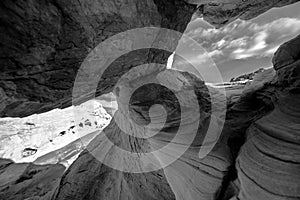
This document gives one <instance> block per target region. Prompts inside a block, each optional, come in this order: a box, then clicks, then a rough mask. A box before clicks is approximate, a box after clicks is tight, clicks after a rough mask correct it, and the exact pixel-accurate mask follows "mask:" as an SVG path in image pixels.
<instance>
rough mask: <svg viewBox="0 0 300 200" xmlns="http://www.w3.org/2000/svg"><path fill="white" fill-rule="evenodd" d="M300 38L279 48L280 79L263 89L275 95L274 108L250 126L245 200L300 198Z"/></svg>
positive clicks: (241, 160) (244, 152)
mask: <svg viewBox="0 0 300 200" xmlns="http://www.w3.org/2000/svg"><path fill="white" fill-rule="evenodd" d="M299 39H300V37H299V36H298V37H296V38H295V39H293V40H291V41H289V42H287V43H285V44H283V45H282V46H281V47H280V48H279V50H278V51H277V53H276V54H275V57H274V59H273V61H274V65H277V66H276V69H277V71H276V79H275V80H273V81H272V82H270V83H269V84H268V85H265V86H264V87H263V88H262V89H261V90H260V92H263V93H265V94H267V93H269V95H271V96H272V98H271V99H272V103H273V105H274V110H273V111H272V112H271V113H270V114H268V115H266V116H264V117H262V118H261V119H259V120H257V121H255V122H254V123H253V124H252V125H251V126H250V127H249V129H248V131H247V139H246V143H245V144H244V145H243V146H242V149H241V152H240V153H239V155H238V158H237V162H236V168H237V170H238V179H239V181H240V183H241V185H240V192H239V194H238V198H239V199H241V200H254V199H255V200H265V199H270V200H271V199H272V200H273V199H276V200H281V199H282V200H283V199H299V198H300V181H299V180H300V176H299V175H300V171H299V169H300V160H299V152H300V149H299V144H300V140H299V132H300V124H299V117H300V116H299V113H300V102H299V94H300V90H299V74H300V73H299V69H300V63H299V51H298V49H299V47H298V46H297V44H298V43H299ZM295 45H296V46H295ZM289 47H290V48H289ZM297 47H298V48H297ZM283 52H284V53H283ZM297 53H298V54H297ZM290 55H292V58H293V59H291V56H290ZM297 58H298V60H296V59H297ZM254 94H255V92H254Z"/></svg>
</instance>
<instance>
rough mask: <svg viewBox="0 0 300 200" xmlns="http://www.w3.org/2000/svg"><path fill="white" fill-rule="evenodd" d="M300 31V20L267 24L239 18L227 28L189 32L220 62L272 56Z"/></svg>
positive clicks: (287, 19) (294, 19) (286, 19)
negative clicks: (280, 46)
mask: <svg viewBox="0 0 300 200" xmlns="http://www.w3.org/2000/svg"><path fill="white" fill-rule="evenodd" d="M299 33H300V19H298V18H279V19H277V20H274V21H272V22H270V23H267V24H257V23H254V22H252V21H244V20H236V21H234V22H233V23H231V24H228V25H226V26H225V27H223V28H220V29H215V28H206V29H205V28H198V29H195V30H191V31H189V32H188V33H187V34H188V35H189V36H190V37H192V38H193V39H195V40H196V41H198V42H199V43H200V44H201V45H202V46H203V47H204V48H205V49H206V51H207V52H209V55H210V56H212V57H213V58H214V59H215V60H216V62H221V61H222V60H227V59H247V58H251V57H257V58H259V57H271V56H272V55H273V54H274V52H275V51H276V50H277V48H278V47H279V45H280V44H282V43H284V42H285V41H287V40H290V39H291V38H293V37H295V36H297V35H298V34H299Z"/></svg>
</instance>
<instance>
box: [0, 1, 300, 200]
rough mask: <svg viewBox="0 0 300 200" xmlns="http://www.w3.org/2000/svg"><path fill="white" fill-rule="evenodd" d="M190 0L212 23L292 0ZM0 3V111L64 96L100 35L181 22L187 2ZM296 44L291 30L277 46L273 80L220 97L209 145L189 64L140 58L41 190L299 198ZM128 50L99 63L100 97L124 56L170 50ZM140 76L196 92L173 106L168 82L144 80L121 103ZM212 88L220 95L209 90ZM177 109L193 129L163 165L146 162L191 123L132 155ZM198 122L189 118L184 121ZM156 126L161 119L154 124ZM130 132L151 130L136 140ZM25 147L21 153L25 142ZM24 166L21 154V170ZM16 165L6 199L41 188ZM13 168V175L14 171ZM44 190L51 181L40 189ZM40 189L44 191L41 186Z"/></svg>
mask: <svg viewBox="0 0 300 200" xmlns="http://www.w3.org/2000/svg"><path fill="white" fill-rule="evenodd" d="M199 2H200V1H197V2H196V3H197V4H199V5H200V6H199V10H198V12H199V13H200V14H203V16H204V19H206V20H208V21H209V22H210V23H212V24H214V25H215V26H220V25H223V24H226V23H229V22H230V21H232V20H234V19H236V18H237V17H241V18H242V19H249V18H252V17H255V16H257V15H258V14H260V13H262V12H264V11H266V10H267V9H270V8H271V7H273V6H281V5H286V4H289V3H293V2H296V1H294V0H291V1H279V0H278V1H247V3H245V2H244V1H228V2H221V1H214V2H207V1H203V2H200V3H199ZM248 2H250V3H248ZM194 3H195V2H194ZM0 8H1V14H0V15H1V29H2V31H1V39H0V42H1V44H2V48H1V62H2V63H3V68H1V69H2V70H3V73H1V77H0V95H1V103H0V105H1V107H0V112H1V116H25V115H29V114H31V113H35V112H43V111H46V110H50V109H53V108H56V107H66V106H69V105H70V104H71V87H72V86H73V81H74V78H75V75H76V73H77V70H78V68H79V66H80V64H81V62H82V61H83V59H84V58H85V57H86V56H87V54H88V53H89V51H91V50H92V49H93V48H94V47H95V46H96V45H97V44H98V43H99V42H101V41H103V40H105V39H106V38H108V37H110V36H112V35H114V34H116V33H119V32H122V31H124V30H128V29H131V28H136V27H145V26H150V25H152V26H158V27H166V28H171V29H174V30H177V31H180V32H182V31H183V30H184V29H185V27H186V25H187V23H188V22H189V20H190V18H191V15H192V14H193V13H194V11H195V9H196V6H192V5H189V4H187V3H185V2H183V1H179V0H174V1H171V0H168V1H151V0H143V1H138V0H136V1H130V2H127V1H119V2H114V1H100V0H98V1H71V0H68V1H58V0H46V1H42V2H41V1H35V0H33V1H27V2H25V1H15V2H11V1H1V3H0ZM159 39H160V38H159V37H158V38H157V41H159ZM178 39H179V38H178ZM177 41H178V40H176V41H174V43H173V44H171V47H172V48H174V49H175V47H176V44H177ZM298 44H299V37H297V38H295V39H294V40H291V41H290V42H288V43H286V44H285V45H283V46H282V47H281V48H280V49H279V50H278V51H277V52H276V54H275V57H274V68H275V69H276V70H277V71H276V76H275V78H274V79H272V78H270V79H269V80H271V82H266V83H263V84H258V87H255V88H254V89H251V90H249V91H247V92H245V93H244V94H243V96H242V97H241V98H240V99H239V100H238V101H237V102H236V103H234V104H233V105H229V108H228V113H227V116H226V122H225V126H224V129H223V132H222V135H221V137H220V138H216V137H213V138H211V140H209V141H208V142H207V143H203V142H204V138H205V133H206V130H207V126H208V124H209V122H211V120H216V121H215V123H218V122H219V121H218V119H215V118H214V117H213V115H212V114H211V111H210V107H211V104H210V101H209V95H208V93H207V87H206V86H205V85H204V83H203V82H202V81H200V80H199V79H197V78H193V77H194V76H192V75H190V74H188V73H181V72H175V71H172V70H165V69H164V67H157V68H153V67H149V70H145V71H143V73H142V74H140V73H139V72H138V75H139V76H140V77H139V79H138V80H136V79H135V78H134V77H136V75H137V74H135V75H133V76H128V77H125V79H124V82H122V83H123V84H121V86H122V87H118V88H119V89H116V90H115V91H114V92H115V94H116V96H117V99H118V104H119V108H118V111H116V113H115V117H114V118H113V120H112V121H111V123H110V125H109V126H108V127H107V128H105V130H104V134H98V135H97V137H96V138H95V139H94V140H93V141H92V142H91V143H90V145H89V146H88V147H87V149H86V150H85V151H84V152H83V153H81V155H80V156H79V158H78V159H77V160H76V161H75V162H74V163H73V164H72V165H71V167H70V168H69V169H68V170H67V172H66V173H65V174H64V175H63V177H62V180H61V181H60V183H59V187H58V188H57V189H56V190H55V193H53V195H52V193H51V198H52V199H57V200H60V199H72V200H73V199H75V200H76V199H107V200H110V199H137V200H138V199H153V200H154V199H182V200H183V199H184V200H186V199H197V200H198V199H218V200H219V199H222V198H223V199H226V200H227V199H229V198H232V199H241V200H266V199H270V200H271V199H272V200H273V199H278V200H283V199H299V185H300V184H299V180H300V179H299V176H298V175H299V159H298V157H299V137H298V135H299V122H298V121H299V85H300V84H299V80H300V79H299V62H300V61H299V57H300V56H299V48H298V46H299V45H298ZM126 56H127V57H126V58H125V57H123V58H120V59H118V60H117V61H116V62H114V63H113V65H112V66H111V68H110V70H108V71H106V74H105V76H104V77H103V79H101V80H100V85H99V87H98V91H97V94H98V95H101V94H103V93H108V92H111V91H112V89H113V87H114V85H115V84H116V83H117V81H118V80H119V78H120V77H121V76H122V75H123V74H124V73H125V72H128V71H129V70H132V69H134V66H137V65H139V64H144V63H146V62H154V61H155V62H157V63H162V64H165V63H166V60H167V57H168V56H169V53H167V52H157V51H152V50H151V51H150V50H147V51H141V52H139V53H133V54H128V55H126ZM120 66H121V67H120ZM148 66H150V65H148ZM154 66H156V65H154ZM149 71H150V72H151V73H150V74H148V73H149ZM144 72H145V73H144ZM147 78H149V80H160V81H162V82H163V83H164V84H165V85H168V86H169V87H171V88H172V91H173V93H175V94H177V95H179V97H191V94H192V93H191V91H192V90H195V91H196V93H195V95H196V100H195V101H194V100H190V99H189V98H184V99H185V101H184V102H183V104H184V105H185V106H186V107H185V109H184V110H181V109H179V106H178V105H177V104H176V101H175V100H174V99H173V97H172V95H169V93H168V91H169V90H165V88H163V87H158V86H156V85H148V88H144V89H143V90H141V91H140V93H139V92H138V93H136V94H135V95H136V96H134V97H135V98H133V99H130V101H129V102H130V104H128V105H130V106H129V107H127V106H126V105H127V102H123V101H122V100H123V98H120V95H121V97H122V95H125V97H126V95H127V97H128V94H129V93H128V92H130V91H133V88H132V86H136V85H135V84H137V86H138V84H139V83H144V82H143V81H145V80H148V79H147ZM127 83H128V84H127ZM129 83H130V84H129ZM124 91H125V92H124ZM213 94H214V95H220V94H218V92H216V93H213ZM221 95H222V94H221ZM123 97H124V96H123ZM125 99H126V98H125ZM162 100H163V101H162ZM174 102H175V103H174ZM159 103H163V105H164V107H165V110H163V109H162V108H161V107H151V105H152V104H159ZM197 106H200V107H201V110H200V112H199V111H197V109H195V107H197ZM150 108H151V109H150ZM149 109H150V110H149ZM272 110H273V111H272ZM179 111H180V112H179ZM165 112H166V113H168V114H169V115H168V116H169V118H167V119H165V118H164V117H165V115H166V113H165ZM181 112H182V113H183V115H182V117H183V125H184V126H186V127H187V130H195V133H196V137H195V139H194V140H193V141H192V143H191V145H189V147H188V149H187V151H186V152H185V153H184V154H183V155H180V156H179V158H178V159H177V160H176V161H175V162H172V163H171V164H170V165H167V166H166V167H165V168H164V169H163V170H162V169H160V168H159V169H157V170H152V171H151V170H150V171H147V170H149V169H154V168H156V167H160V166H161V165H164V164H165V162H167V161H168V160H170V159H172V158H174V155H173V153H174V152H175V153H176V152H177V151H176V150H178V149H176V148H174V147H178V146H176V145H177V144H179V145H181V146H182V147H184V146H186V145H187V143H188V142H189V139H190V138H191V137H190V135H189V134H190V132H189V131H182V132H181V133H182V135H179V136H180V137H179V138H178V139H177V140H175V142H174V144H176V145H175V146H173V148H169V149H167V150H169V151H167V152H161V153H160V154H152V156H150V161H151V162H149V159H148V160H143V159H141V158H142V155H144V154H146V153H149V152H152V151H153V150H157V149H160V148H161V147H162V146H164V145H166V144H167V143H170V141H171V140H172V139H173V137H174V135H176V134H174V132H176V130H177V128H178V121H179V116H178V115H179V114H180V113H181ZM180 117H181V116H180ZM164 120H166V121H164ZM197 120H199V124H197V125H199V128H197V129H193V128H191V127H190V126H192V125H194V124H196V123H197ZM149 122H153V123H154V125H153V124H152V125H151V126H148V127H147V128H146V129H145V128H144V126H145V125H148V124H149ZM165 122H166V123H165ZM280 123H282V124H280ZM162 125H163V129H161V131H159V133H156V132H155V131H156V130H157V129H159V128H161V126H162ZM158 127H159V128H158ZM249 127H250V128H249ZM247 129H248V130H247ZM246 130H247V131H246ZM246 132H247V134H246ZM128 133H130V134H128ZM155 133H156V134H155ZM153 134H154V135H153ZM138 136H151V137H149V138H147V139H143V138H139V137H138ZM110 142H113V143H114V144H115V146H113V145H112V144H111V143H110ZM214 142H216V145H215V146H214V148H213V149H212V151H211V152H210V153H209V154H208V155H206V156H205V157H204V158H201V157H199V151H200V150H201V148H202V147H205V145H207V144H208V146H210V144H213V143H214ZM171 143H172V142H171ZM116 146H119V147H120V148H123V149H126V150H129V151H131V152H133V153H136V155H138V156H136V157H135V158H134V159H132V158H131V157H130V156H128V155H126V154H119V153H118V152H117V149H118V148H117V147H116ZM274 146H276V147H277V148H274ZM71 148H72V147H71ZM27 150H28V153H29V154H31V153H32V152H34V150H31V149H27ZM170 152H171V153H170ZM150 155H151V154H150ZM50 156H51V155H50ZM97 157H98V158H101V159H102V161H106V162H108V164H114V165H115V166H116V168H117V169H114V168H111V167H107V166H106V165H104V164H103V162H99V161H98V160H97V159H96V158H97ZM101 159H100V160H101ZM106 164H107V163H106ZM10 166H13V165H12V164H11V163H10V162H9V163H6V164H5V166H4V167H3V169H4V171H3V173H1V174H0V175H1V176H3V174H4V175H5V174H8V176H4V178H6V179H1V180H6V181H7V180H8V179H7V177H9V178H11V174H12V173H11V172H10V171H9V170H8V169H9V168H7V167H10ZM26 167H27V164H26V166H25V167H24V168H22V170H24V169H25V168H26ZM39 167H40V166H39ZM43 167H45V166H43ZM46 168H47V167H46ZM58 168H59V169H58V171H55V170H54V171H55V172H57V173H55V176H53V177H54V179H55V180H56V181H57V179H56V178H58V177H59V176H60V175H61V173H62V171H63V170H64V168H60V167H58ZM1 169H2V168H1ZM54 169H56V168H54ZM120 169H122V170H123V171H122V170H120ZM136 169H138V170H141V169H143V170H144V169H147V170H146V171H145V172H144V173H130V172H133V171H134V170H136ZM16 171H17V172H19V171H20V170H19V169H16ZM25 172H26V174H25V178H24V177H22V173H23V172H22V173H16V174H15V175H16V177H17V178H16V177H14V178H12V179H11V180H8V182H9V181H12V182H9V185H12V189H11V190H10V189H9V190H7V183H8V182H5V181H4V182H3V183H4V184H3V187H2V189H1V192H2V193H0V195H4V197H5V199H9V198H14V199H18V198H20V199H24V197H25V198H27V197H32V198H33V199H38V198H39V197H40V196H43V194H44V190H43V188H44V186H45V185H43V184H47V183H43V184H41V186H42V188H38V189H37V191H35V192H32V189H33V190H35V186H34V187H33V185H31V181H29V182H27V181H26V180H27V179H28V177H29V178H31V175H33V174H34V173H35V172H36V171H35V172H33V174H32V173H31V171H26V170H25ZM27 173H29V175H28V174H27ZM52 175H53V174H52V173H50V174H47V173H45V174H44V175H41V176H39V180H40V181H43V180H48V179H45V177H47V178H49V176H51V177H52ZM56 175H57V176H56ZM20 176H21V182H22V184H21V185H19V183H20V182H19V181H16V180H18V177H20ZM262 177H263V178H262ZM49 179H50V178H49ZM51 180H52V179H51ZM23 182H24V183H26V184H27V183H29V185H30V187H27V186H28V185H26V184H25V185H23ZM38 182H39V181H37V183H38ZM49 183H52V182H49ZM56 183H57V182H56ZM38 187H40V186H38ZM45 187H48V186H45ZM14 188H15V189H14ZM53 188H55V187H50V190H52V189H53ZM50 190H49V191H50ZM45 192H46V193H48V190H47V191H45ZM41 193H42V194H41ZM22 195H23V196H22ZM48 197H49V196H47V198H48Z"/></svg>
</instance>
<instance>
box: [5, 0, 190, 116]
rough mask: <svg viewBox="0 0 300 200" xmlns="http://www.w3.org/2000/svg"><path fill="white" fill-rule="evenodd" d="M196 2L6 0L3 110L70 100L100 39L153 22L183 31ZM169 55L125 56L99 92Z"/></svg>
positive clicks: (9, 112)
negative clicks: (79, 74) (135, 68)
mask: <svg viewBox="0 0 300 200" xmlns="http://www.w3.org/2000/svg"><path fill="white" fill-rule="evenodd" d="M195 8H196V6H195V5H189V4H187V3H185V2H184V1H181V0H175V1H171V0H167V1H156V0H155V1H153V0H142V1H141V0H134V1H125V0H121V1H106V0H97V1H94V0H89V1H86V0H85V1H81V0H80V1H73V0H68V1H65V0H46V1H38V0H33V1H14V2H12V1H9V0H7V1H1V3H0V13H1V14H0V17H1V25H0V27H1V33H0V38H1V39H0V43H1V60H0V62H1V64H2V67H1V75H0V97H1V100H0V101H1V102H0V116H15V117H16V116H19V117H21V116H27V115H30V114H33V113H38V112H45V111H48V110H51V109H54V108H58V107H59V108H63V107H67V106H70V105H71V103H72V102H71V100H72V98H71V92H72V87H73V83H74V80H75V76H76V73H77V70H78V69H79V67H80V65H81V63H82V61H83V60H84V58H85V57H86V56H87V55H88V53H89V52H90V51H91V50H92V49H93V48H94V47H95V46H97V45H98V44H99V43H100V42H102V41H103V40H105V39H107V38H109V37H110V36H112V35H115V34H118V33H121V32H123V31H126V30H129V29H133V28H141V27H148V26H155V27H164V28H169V29H173V30H176V31H179V32H183V31H184V29H185V27H186V25H187V24H188V22H189V21H190V18H191V16H192V14H193V12H194V11H195ZM176 44H177V41H174V45H173V49H175V47H176ZM154 55H155V56H154ZM169 55H170V53H168V52H152V53H151V52H149V51H141V52H139V53H134V54H131V55H128V56H127V58H125V59H120V60H119V61H118V62H115V64H114V66H112V67H111V71H110V72H108V73H107V75H106V76H104V77H103V79H102V80H101V83H102V84H101V85H100V86H99V87H100V88H99V91H100V93H102V94H103V93H107V92H110V91H111V90H112V87H113V85H114V84H115V83H116V81H117V80H118V77H120V74H122V73H125V72H126V71H128V70H129V69H130V68H131V67H132V66H136V65H139V64H142V63H147V60H149V61H150V62H151V61H153V62H159V63H166V60H167V58H168V56H169ZM120 65H121V66H122V67H121V68H120ZM112 69H113V70H112Z"/></svg>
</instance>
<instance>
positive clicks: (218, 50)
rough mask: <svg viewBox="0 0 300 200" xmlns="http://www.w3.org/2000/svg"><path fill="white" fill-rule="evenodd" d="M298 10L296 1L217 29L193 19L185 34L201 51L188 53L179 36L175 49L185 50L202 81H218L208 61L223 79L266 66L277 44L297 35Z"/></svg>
mask: <svg viewBox="0 0 300 200" xmlns="http://www.w3.org/2000/svg"><path fill="white" fill-rule="evenodd" d="M299 10H300V2H299V3H296V4H292V5H289V6H285V7H281V8H273V9H271V10H269V11H267V12H266V13H264V14H262V15H260V16H258V17H256V18H254V19H252V20H248V21H244V20H240V19H237V20H235V21H234V22H232V23H230V24H228V25H226V26H224V27H222V28H219V29H216V28H214V27H212V26H211V25H209V24H208V23H206V22H205V21H204V20H203V19H201V18H197V19H195V20H193V21H192V22H190V24H189V25H188V27H187V30H186V31H185V34H186V35H187V36H188V37H190V38H192V39H194V40H195V41H197V43H198V45H199V44H200V45H201V47H202V50H199V51H198V53H195V52H191V49H193V48H191V47H190V46H191V45H190V46H187V45H183V44H184V43H186V40H185V39H184V38H183V39H181V41H180V43H179V45H178V48H177V50H176V51H178V49H180V50H179V51H183V52H189V53H187V54H189V62H190V63H191V64H193V65H194V63H197V65H198V67H199V69H200V71H201V74H204V75H205V78H206V82H219V81H220V80H219V79H217V78H216V76H215V72H214V71H213V70H211V69H212V67H210V66H209V65H211V63H212V62H213V63H214V66H215V67H217V68H218V70H219V71H220V74H221V76H222V79H223V81H229V80H230V79H231V78H232V77H236V76H239V75H241V74H245V73H248V72H253V71H255V70H257V69H259V68H261V67H264V68H269V67H271V66H272V62H271V60H272V57H273V54H274V52H275V51H276V50H277V49H278V47H279V45H280V44H282V43H284V42H286V41H288V40H290V39H292V38H294V37H296V36H297V35H298V34H300V12H299ZM174 60H177V63H176V66H177V67H174V68H179V69H180V65H181V64H180V61H178V59H177V58H176V59H174ZM179 60H180V59H179ZM208 60H210V61H209V62H207V61H208ZM171 61H172V58H170V62H171ZM208 63H209V64H208ZM174 66H175V65H174ZM178 66H179V67H178ZM197 69H198V68H197ZM216 79H217V80H216Z"/></svg>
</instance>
